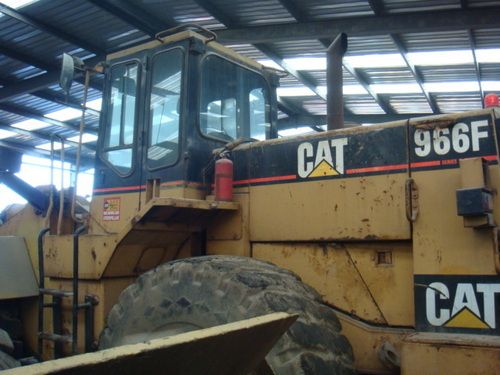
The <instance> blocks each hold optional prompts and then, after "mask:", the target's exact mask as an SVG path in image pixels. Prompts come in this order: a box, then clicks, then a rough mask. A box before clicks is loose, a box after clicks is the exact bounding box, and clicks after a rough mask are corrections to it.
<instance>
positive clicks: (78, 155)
mask: <svg viewBox="0 0 500 375" xmlns="http://www.w3.org/2000/svg"><path fill="white" fill-rule="evenodd" d="M89 83H90V70H88V69H86V70H85V86H84V90H83V103H82V116H81V117H80V134H79V138H78V148H77V149H76V165H75V177H74V186H73V193H72V195H71V218H72V219H73V220H74V221H75V222H77V223H82V222H83V220H82V219H81V218H78V217H76V215H75V205H76V190H77V186H78V174H79V173H80V158H81V153H82V140H83V130H84V128H85V112H86V107H87V96H88V91H89Z"/></svg>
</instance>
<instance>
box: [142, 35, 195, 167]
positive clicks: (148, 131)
mask: <svg viewBox="0 0 500 375" xmlns="http://www.w3.org/2000/svg"><path fill="white" fill-rule="evenodd" d="M175 49H180V50H181V52H182V65H181V92H180V95H179V96H180V102H179V139H178V150H177V157H176V159H175V161H174V162H172V163H168V164H163V165H161V166H158V167H154V168H152V167H150V165H149V162H148V160H149V159H148V151H149V147H151V144H150V142H151V141H150V138H151V131H152V119H151V90H152V87H153V63H154V59H155V57H156V56H158V55H161V54H162V53H167V52H169V51H172V50H175ZM188 55H189V54H188V53H187V51H186V48H185V47H184V46H183V45H176V46H172V47H170V48H167V49H160V50H157V51H152V53H151V55H150V56H148V74H147V76H148V77H147V84H146V90H145V92H146V93H147V95H146V97H145V100H144V111H145V113H144V120H145V121H144V124H145V126H146V128H145V131H144V135H145V138H146V139H145V141H144V142H143V145H144V146H143V148H144V151H143V160H144V165H145V167H146V169H147V170H148V171H149V172H154V171H158V170H160V169H164V168H169V167H173V166H175V165H176V164H178V163H179V161H180V160H181V154H182V145H183V140H184V127H185V123H186V122H185V118H184V117H185V116H184V113H185V108H184V106H185V102H186V95H185V93H186V91H187V87H186V79H187V78H186V76H187V74H186V69H187V58H188Z"/></svg>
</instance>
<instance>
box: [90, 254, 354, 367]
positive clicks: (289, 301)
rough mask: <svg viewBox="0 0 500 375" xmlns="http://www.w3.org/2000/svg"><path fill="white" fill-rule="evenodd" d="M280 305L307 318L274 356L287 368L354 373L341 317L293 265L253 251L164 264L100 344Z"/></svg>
mask: <svg viewBox="0 0 500 375" xmlns="http://www.w3.org/2000/svg"><path fill="white" fill-rule="evenodd" d="M275 311H284V312H291V313H298V314H299V319H298V320H297V321H296V322H295V323H294V324H293V325H292V326H291V327H290V329H289V330H288V332H286V333H285V335H284V336H283V337H282V338H281V339H280V341H279V342H278V343H277V344H276V345H275V347H274V348H273V350H272V351H271V352H270V353H269V355H268V356H267V360H268V363H269V364H270V366H271V367H272V369H273V370H274V371H275V373H276V374H279V375H285V374H286V375H298V374H315V375H318V374H350V373H354V367H353V354H352V349H351V346H350V345H349V342H348V341H347V339H346V338H345V337H344V336H342V335H341V334H340V333H339V332H340V328H341V327H340V322H339V321H338V319H337V317H336V316H335V314H334V313H333V311H332V310H331V309H330V308H328V307H327V306H325V305H323V304H322V302H321V298H320V296H319V295H318V294H317V293H316V292H315V291H314V290H313V289H312V288H310V287H308V286H306V285H304V284H303V283H302V282H301V281H300V278H299V277H298V276H296V275H295V274H293V273H292V272H289V271H286V270H284V269H281V268H278V267H276V266H274V265H272V264H270V263H266V262H262V261H258V260H255V259H252V258H245V257H227V256H207V257H198V258H189V259H182V260H178V261H174V262H170V263H166V264H163V265H161V266H159V267H157V268H156V269H155V270H152V271H149V272H147V273H145V274H143V275H142V276H141V277H139V278H138V280H137V282H136V283H134V284H132V285H130V286H129V287H128V288H127V289H125V290H124V291H123V292H122V294H121V296H120V299H119V301H118V303H117V304H116V305H115V306H114V307H113V308H112V310H111V311H110V313H109V315H108V320H107V327H106V328H105V329H104V331H103V332H102V334H101V337H100V347H101V348H103V349H105V348H110V347H115V346H119V345H124V344H130V343H135V342H141V341H146V340H149V339H152V338H157V337H162V336H171V335H174V334H177V333H181V332H187V331H191V330H194V329H199V328H207V327H211V326H215V325H219V324H224V323H228V322H233V321H237V320H242V319H247V318H251V317H255V316H258V315H263V314H266V313H271V312H275Z"/></svg>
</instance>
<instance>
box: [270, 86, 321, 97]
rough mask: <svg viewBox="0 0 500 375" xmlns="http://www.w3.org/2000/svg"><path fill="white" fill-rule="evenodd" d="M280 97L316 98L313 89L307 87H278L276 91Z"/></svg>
mask: <svg viewBox="0 0 500 375" xmlns="http://www.w3.org/2000/svg"><path fill="white" fill-rule="evenodd" d="M276 92H277V93H278V96H314V95H316V94H315V93H314V92H313V91H312V90H311V89H309V88H307V87H305V86H298V87H278V88H277V89H276Z"/></svg>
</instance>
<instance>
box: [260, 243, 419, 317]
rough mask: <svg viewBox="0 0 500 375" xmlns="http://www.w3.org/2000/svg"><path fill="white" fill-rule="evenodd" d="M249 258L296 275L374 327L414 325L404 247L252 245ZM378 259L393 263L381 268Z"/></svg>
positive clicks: (410, 273) (407, 254) (408, 254)
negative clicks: (268, 262) (385, 257)
mask: <svg viewBox="0 0 500 375" xmlns="http://www.w3.org/2000/svg"><path fill="white" fill-rule="evenodd" d="M252 253H253V257H255V258H258V259H262V260H267V261H270V262H272V263H275V264H277V265H279V266H281V267H283V268H287V269H290V270H291V271H293V272H295V273H297V274H298V275H299V276H300V277H301V278H302V279H303V280H304V281H305V282H306V283H307V284H309V285H311V286H312V287H314V289H316V290H317V291H318V292H319V293H320V294H321V295H322V296H323V298H324V299H325V301H326V302H327V303H329V304H330V305H332V306H335V307H337V308H338V309H341V310H343V311H348V312H350V313H351V314H353V315H355V316H357V317H359V318H361V319H364V320H366V321H370V322H373V323H378V324H389V325H393V326H413V325H414V313H413V310H414V307H413V292H412V291H413V271H412V254H411V248H410V243H408V242H380V243H343V244H307V243H305V244H300V243H299V244H296V243H255V244H253V245H252ZM379 254H390V257H391V263H390V264H388V263H385V262H384V263H380V261H379ZM387 257H389V255H387Z"/></svg>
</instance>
